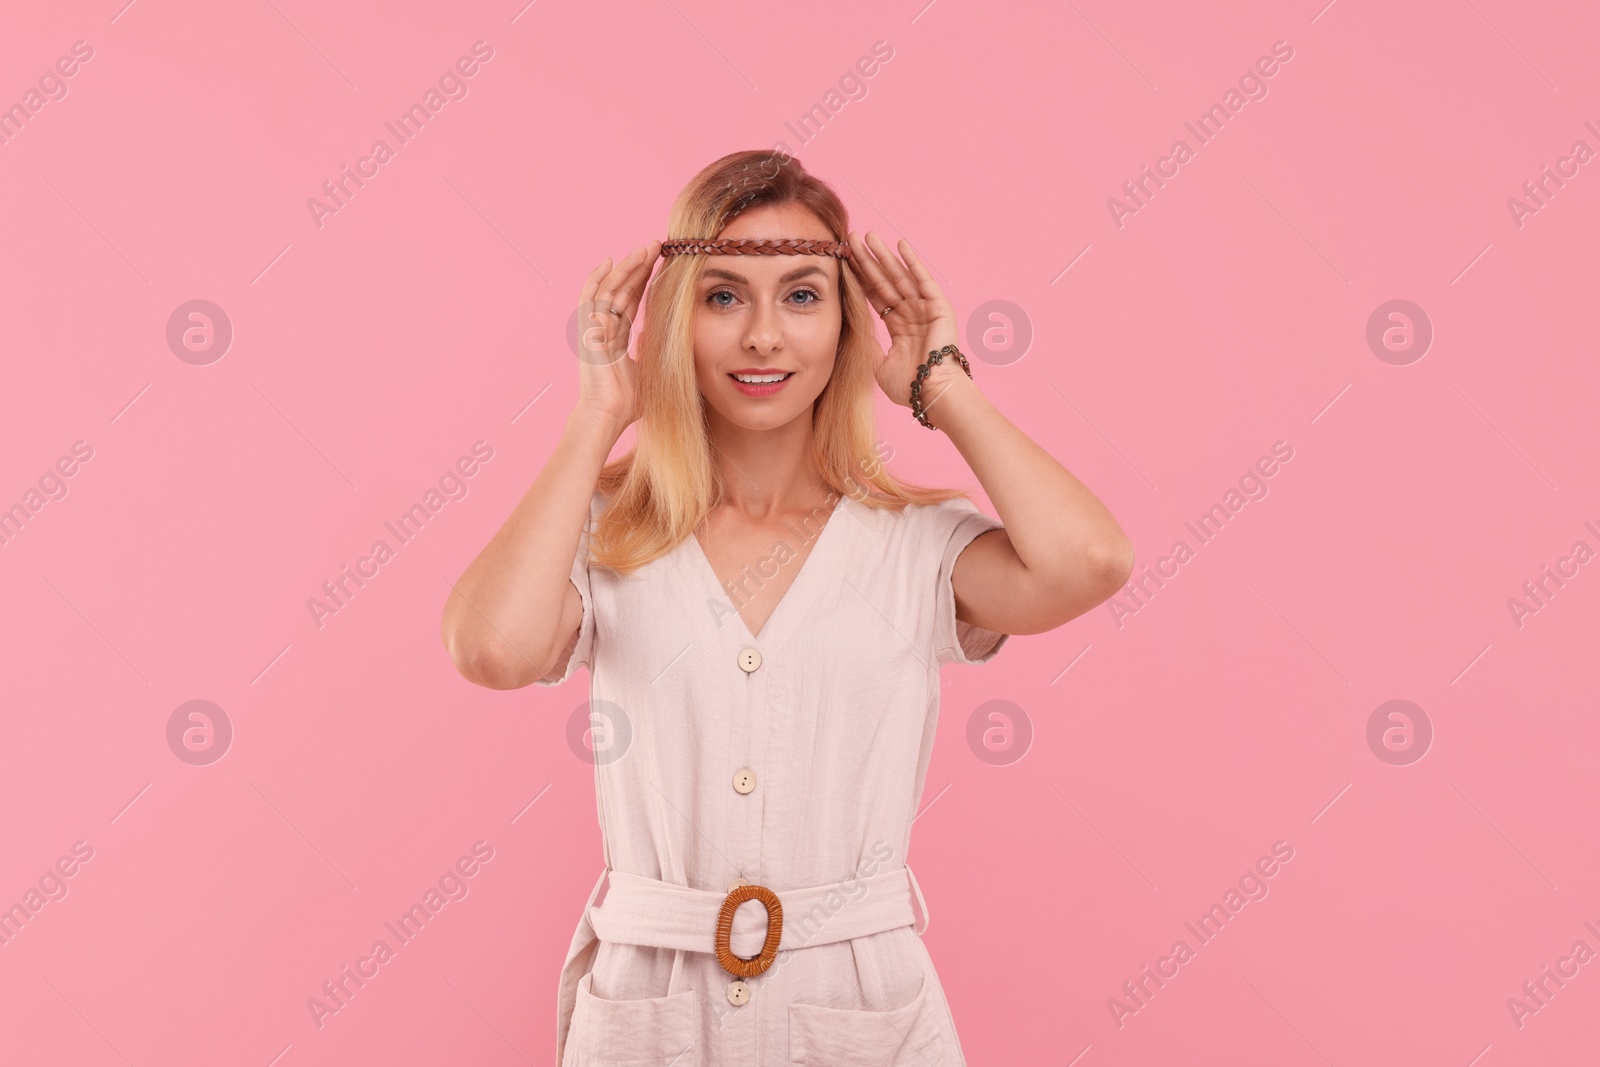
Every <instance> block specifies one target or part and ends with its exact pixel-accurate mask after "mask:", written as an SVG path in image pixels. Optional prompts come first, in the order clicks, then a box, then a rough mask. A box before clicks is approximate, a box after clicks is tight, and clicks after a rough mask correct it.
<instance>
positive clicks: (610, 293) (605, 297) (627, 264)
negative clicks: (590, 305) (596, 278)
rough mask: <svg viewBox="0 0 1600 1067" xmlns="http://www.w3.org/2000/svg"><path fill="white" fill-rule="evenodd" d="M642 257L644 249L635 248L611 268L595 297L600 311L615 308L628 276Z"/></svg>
mask: <svg viewBox="0 0 1600 1067" xmlns="http://www.w3.org/2000/svg"><path fill="white" fill-rule="evenodd" d="M643 256H644V249H643V248H642V247H641V248H635V249H634V250H633V251H632V252H629V253H628V254H627V256H626V257H624V258H623V260H622V262H620V263H618V264H617V265H616V266H614V267H612V268H611V273H610V274H607V275H606V278H605V281H603V282H601V283H600V292H599V293H598V294H597V295H596V299H598V300H600V301H601V304H600V309H601V310H602V311H604V310H606V309H608V308H613V307H616V306H617V302H618V301H619V300H621V299H622V297H621V293H622V290H623V287H624V285H625V284H626V283H627V280H628V276H629V275H630V274H632V273H633V270H634V268H635V267H637V266H638V265H639V260H640V258H641V257H643Z"/></svg>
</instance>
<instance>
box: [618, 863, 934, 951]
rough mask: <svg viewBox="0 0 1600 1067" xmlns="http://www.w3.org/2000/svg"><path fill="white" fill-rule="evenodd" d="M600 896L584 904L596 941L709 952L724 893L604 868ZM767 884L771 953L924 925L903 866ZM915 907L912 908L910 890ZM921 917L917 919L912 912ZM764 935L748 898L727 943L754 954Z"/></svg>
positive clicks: (757, 907) (922, 907) (923, 910)
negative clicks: (834, 878) (779, 920)
mask: <svg viewBox="0 0 1600 1067" xmlns="http://www.w3.org/2000/svg"><path fill="white" fill-rule="evenodd" d="M606 881H607V883H608V884H607V887H606V892H605V896H604V897H603V898H602V900H601V902H600V903H598V904H595V905H592V906H591V907H590V908H589V922H590V924H591V925H592V926H593V927H594V932H595V936H597V937H598V938H599V939H600V940H601V941H615V942H620V943H622V944H625V945H647V946H652V947H655V948H671V949H682V950H685V951H688V952H708V953H709V952H711V951H712V941H713V938H714V935H715V933H716V927H717V913H718V912H719V911H720V910H721V909H722V903H723V901H724V900H725V899H727V896H728V894H727V893H718V892H716V891H714V890H708V889H691V888H689V887H688V886H682V885H677V884H675V883H672V882H663V881H659V880H657V879H655V878H646V877H643V876H641V875H637V874H627V873H625V872H622V871H610V872H609V878H608V879H606ZM768 888H771V889H772V891H773V892H774V893H776V894H777V896H778V902H779V903H780V904H781V905H782V906H783V937H782V940H781V941H779V942H778V951H779V952H784V951H787V950H789V949H797V948H807V947H810V946H812V945H828V944H832V943H834V942H836V941H848V940H850V939H851V938H856V937H865V936H867V935H868V934H876V933H882V932H883V931H885V930H894V929H897V928H898V927H901V926H911V927H913V928H914V929H916V932H917V933H918V934H921V933H922V931H923V930H925V929H927V921H926V920H927V914H928V909H927V905H926V904H925V903H924V902H923V899H922V889H921V887H919V886H918V885H917V880H916V876H915V875H913V874H912V873H911V868H910V867H908V866H900V867H893V868H890V869H889V870H886V871H879V872H878V873H877V874H874V875H872V876H870V877H866V878H852V879H849V880H847V881H843V882H832V883H829V884H827V885H817V886H806V887H804V888H800V889H776V888H773V887H770V886H769V887H768ZM913 894H915V897H916V907H917V908H918V909H919V911H913V910H912V896H913ZM919 912H920V915H921V917H922V921H921V924H920V925H918V914H919ZM766 935H767V914H766V911H765V910H764V909H763V908H762V906H761V904H760V903H759V902H756V901H749V902H747V903H745V904H742V905H740V907H739V910H738V911H736V912H734V916H733V933H732V936H731V938H730V939H729V947H730V948H731V949H732V950H733V952H734V953H735V954H736V955H739V956H745V957H749V956H754V955H755V954H756V953H758V952H760V951H761V945H762V942H763V941H764V940H765V939H766Z"/></svg>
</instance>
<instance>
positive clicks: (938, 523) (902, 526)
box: [850, 496, 1001, 556]
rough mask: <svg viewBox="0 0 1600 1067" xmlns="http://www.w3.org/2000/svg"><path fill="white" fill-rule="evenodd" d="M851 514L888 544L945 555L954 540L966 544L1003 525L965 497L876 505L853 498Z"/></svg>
mask: <svg viewBox="0 0 1600 1067" xmlns="http://www.w3.org/2000/svg"><path fill="white" fill-rule="evenodd" d="M852 505H853V506H852V507H851V508H850V513H851V514H852V515H853V517H854V521H855V522H856V523H857V524H858V525H859V526H860V527H861V528H862V529H864V530H866V531H868V532H869V533H870V534H871V535H873V536H874V537H875V538H877V539H878V540H880V541H881V542H882V543H883V544H884V545H885V546H886V547H889V548H892V549H894V550H897V551H900V552H911V553H932V554H934V555H936V556H938V555H942V554H943V553H944V552H945V551H946V550H947V549H948V548H949V547H951V544H952V542H953V541H959V542H960V543H961V544H962V545H963V546H964V545H965V544H966V542H968V541H971V540H972V539H973V538H974V537H976V536H978V535H979V534H982V533H986V532H988V531H989V530H995V529H1000V528H1001V523H1000V520H999V519H996V518H993V517H991V516H989V515H987V514H985V513H984V512H983V511H982V510H981V509H980V508H979V507H978V505H977V504H975V503H973V502H972V500H970V499H969V498H967V497H965V496H955V497H951V498H949V499H948V500H940V501H936V502H934V503H932V504H906V505H904V506H903V507H899V508H894V507H873V506H871V505H867V504H862V503H861V502H860V501H852Z"/></svg>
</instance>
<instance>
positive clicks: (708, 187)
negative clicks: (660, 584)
mask: <svg viewBox="0 0 1600 1067" xmlns="http://www.w3.org/2000/svg"><path fill="white" fill-rule="evenodd" d="M789 203H797V204H800V205H801V206H803V207H805V208H807V209H808V210H810V211H811V212H812V214H814V215H816V216H817V218H818V219H820V220H821V221H822V223H823V225H824V226H826V227H827V228H828V231H829V232H830V233H831V234H832V235H833V239H834V240H836V241H844V240H845V239H846V235H847V234H848V233H849V228H850V223H849V214H848V212H846V211H845V207H844V204H843V203H842V202H840V200H839V197H838V196H837V195H836V194H835V193H834V191H833V190H832V189H831V188H830V187H829V186H828V185H827V183H825V182H823V181H821V180H820V179H818V178H814V177H812V176H811V175H810V174H808V173H806V171H805V168H804V167H802V166H801V165H800V161H799V160H798V159H795V158H794V157H793V156H788V155H785V154H784V153H782V152H775V151H746V152H734V153H732V154H731V155H727V156H723V157H722V158H721V159H719V160H717V161H716V162H715V163H712V164H711V165H710V166H708V167H706V168H705V169H703V170H702V171H701V172H700V173H699V174H697V175H695V177H694V179H693V180H692V181H690V182H689V184H688V185H686V186H685V187H684V189H683V191H682V192H681V193H679V194H678V199H677V201H676V202H675V203H674V204H673V205H672V213H671V216H670V218H669V220H668V225H667V240H682V239H687V238H714V237H718V236H720V235H721V233H722V230H723V228H724V227H725V226H727V224H728V223H729V222H730V221H731V220H732V219H733V217H734V216H735V215H738V214H739V213H740V212H742V211H745V210H747V209H749V208H753V207H760V206H763V205H781V204H789ZM706 258H707V257H706V256H703V255H680V256H671V257H668V259H667V262H666V263H665V264H664V265H663V266H662V267H661V268H660V269H659V270H658V271H657V272H656V274H655V277H654V278H653V279H651V281H650V284H649V287H648V288H647V289H646V291H645V303H644V325H643V327H642V328H641V330H640V333H639V338H638V343H637V347H636V352H637V356H638V361H639V374H638V388H639V390H640V394H641V395H640V417H639V420H638V423H637V426H638V435H637V438H636V440H635V442H634V447H633V448H632V449H631V450H630V451H629V452H628V453H627V454H626V455H624V456H621V457H619V458H617V459H615V460H612V461H611V462H609V463H607V464H606V465H605V467H604V468H603V469H602V470H601V472H600V478H599V481H598V482H597V484H596V488H597V489H598V490H599V491H600V492H601V493H602V494H603V495H604V496H605V498H606V506H605V509H604V510H603V511H602V512H601V514H600V516H599V518H598V520H597V522H596V526H595V529H594V531H593V532H592V533H591V535H590V549H591V555H592V561H593V562H594V563H597V564H599V565H601V566H603V567H609V568H611V569H612V570H615V571H618V572H621V573H628V572H631V571H633V570H634V569H636V568H638V567H642V566H644V565H645V564H647V563H649V562H651V561H652V560H654V559H657V558H659V557H660V556H664V555H666V554H667V553H668V552H670V551H672V550H673V549H674V548H675V547H677V545H678V544H680V543H681V542H682V541H683V539H684V538H686V537H689V536H691V535H692V534H693V532H694V530H695V528H696V527H698V526H699V525H700V523H701V522H702V521H704V520H705V518H706V517H707V516H708V515H710V513H711V511H712V510H713V509H714V508H715V507H716V506H717V505H718V504H720V503H721V502H722V496H723V492H724V485H723V484H722V479H721V475H720V473H719V472H718V470H717V466H716V464H715V463H714V462H713V458H712V452H713V443H712V440H711V434H710V430H709V426H708V423H707V421H706V415H705V406H704V405H705V401H704V398H703V397H701V395H700V392H699V388H698V386H697V385H696V382H695V366H694V332H693V327H694V313H695V305H696V293H697V291H698V284H699V281H700V275H701V272H702V271H703V270H704V268H705V262H706ZM846 262H847V261H845V260H840V261H839V265H840V270H839V276H840V283H841V284H840V297H841V305H842V306H841V322H840V326H839V349H838V354H837V357H836V359H835V362H834V367H833V374H832V375H831V377H830V378H829V380H828V384H827V385H826V386H824V387H823V390H822V394H821V395H820V396H819V397H818V398H817V401H816V403H815V405H814V407H813V409H812V434H813V440H814V442H815V448H814V451H813V458H814V459H815V461H816V467H817V473H818V474H819V475H821V476H822V479H823V481H825V482H827V484H828V485H830V486H831V487H833V489H835V490H836V491H837V492H839V493H841V494H846V495H848V496H850V497H852V498H854V499H855V500H857V501H859V502H861V503H863V504H866V505H867V506H869V507H874V508H893V509H895V510H899V509H901V508H904V507H905V506H906V505H907V504H934V503H938V502H939V501H942V500H949V499H950V498H952V497H957V496H963V495H965V494H964V493H963V492H962V491H960V490H957V489H939V488H931V487H927V486H919V485H912V484H910V483H907V482H901V481H898V480H897V479H895V478H894V477H893V476H892V475H890V474H889V472H888V471H887V470H886V469H885V468H884V467H883V466H882V465H881V463H880V462H879V459H878V454H877V450H876V447H875V444H874V417H873V403H874V395H875V392H876V382H875V380H874V377H873V362H874V361H875V360H876V359H877V358H878V352H879V348H878V345H877V342H876V339H875V337H874V335H873V330H874V325H873V319H872V315H873V312H872V308H871V306H870V305H869V304H868V303H867V298H866V295H865V293H864V292H863V291H862V288H861V283H860V281H859V280H858V279H857V278H856V276H855V275H854V273H852V272H851V271H850V270H848V269H846Z"/></svg>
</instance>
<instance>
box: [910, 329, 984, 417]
mask: <svg viewBox="0 0 1600 1067" xmlns="http://www.w3.org/2000/svg"><path fill="white" fill-rule="evenodd" d="M909 392H910V395H909V397H908V400H907V403H908V406H909V407H910V408H911V415H912V418H914V419H915V420H916V421H917V422H919V423H921V424H922V425H923V426H924V427H925V428H928V429H934V430H937V429H940V425H941V424H940V420H939V419H937V418H935V417H934V415H933V411H934V409H935V407H948V406H949V405H950V404H951V403H952V402H955V403H959V401H957V400H955V398H956V397H957V396H959V395H961V394H965V393H976V392H977V385H976V383H975V382H974V381H973V380H972V371H971V364H970V363H968V362H967V361H966V359H965V357H964V356H963V354H962V353H961V352H960V350H959V349H958V348H956V346H955V345H947V346H945V348H943V349H938V350H935V351H934V352H931V353H929V355H928V358H927V359H926V360H924V361H923V362H922V363H921V364H919V365H918V367H917V377H916V378H914V379H913V380H912V383H911V389H910V391H909Z"/></svg>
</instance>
